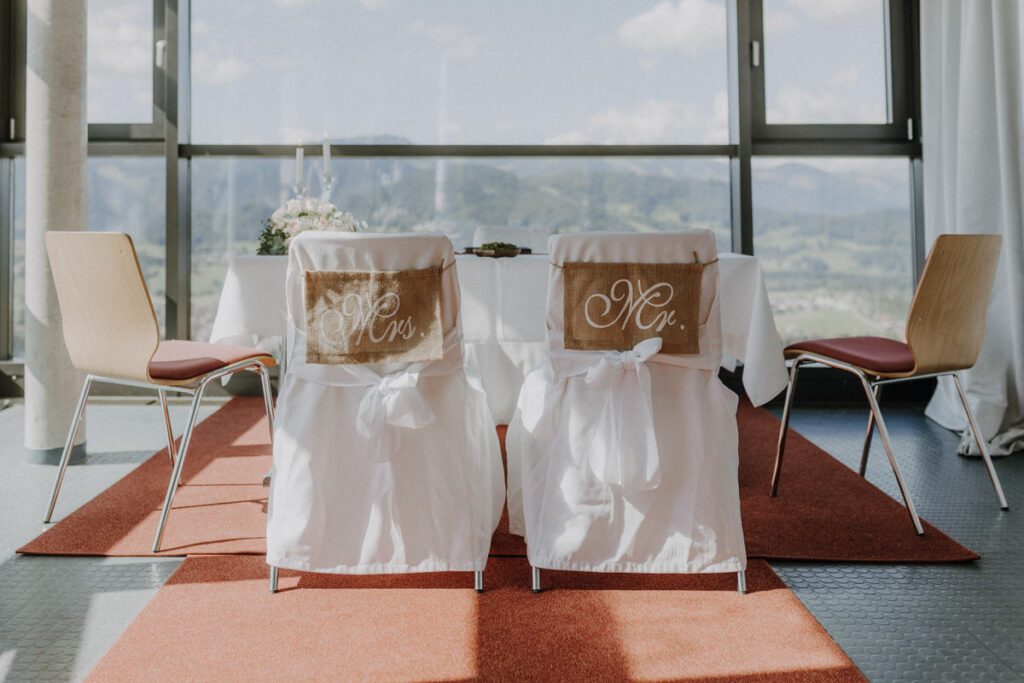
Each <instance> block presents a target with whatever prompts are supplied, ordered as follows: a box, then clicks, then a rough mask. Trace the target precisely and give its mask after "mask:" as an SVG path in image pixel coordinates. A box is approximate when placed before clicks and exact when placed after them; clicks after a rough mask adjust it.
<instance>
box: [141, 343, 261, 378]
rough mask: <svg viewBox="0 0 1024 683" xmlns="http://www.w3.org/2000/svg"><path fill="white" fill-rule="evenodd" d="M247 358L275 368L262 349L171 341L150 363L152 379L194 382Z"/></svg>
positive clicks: (161, 344) (159, 348) (165, 344)
mask: <svg viewBox="0 0 1024 683" xmlns="http://www.w3.org/2000/svg"><path fill="white" fill-rule="evenodd" d="M247 358H259V359H260V362H262V363H263V364H264V365H266V366H267V367H273V366H274V359H273V358H272V357H271V356H269V355H267V354H266V353H264V352H263V351H260V350H259V349H253V348H249V347H247V346H229V345H228V344H204V343H202V342H194V341H183V340H180V339H171V340H168V341H162V342H160V345H159V346H157V348H156V353H155V354H153V359H152V360H150V361H149V376H150V377H152V378H153V379H165V380H174V381H181V380H186V379H193V378H195V377H201V376H202V375H205V374H206V373H208V372H213V371H214V370H220V369H221V368H223V367H226V366H228V365H231V364H232V363H237V362H238V361H241V360H245V359H247Z"/></svg>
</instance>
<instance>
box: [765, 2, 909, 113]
mask: <svg viewBox="0 0 1024 683" xmlns="http://www.w3.org/2000/svg"><path fill="white" fill-rule="evenodd" d="M885 5H886V3H885V2H884V0H855V1H854V2H820V1H818V0H765V2H764V41H765V48H764V51H765V55H764V56H765V96H766V102H765V115H766V119H767V122H768V123H770V124H771V123H888V122H889V111H888V102H889V91H888V81H889V77H888V73H887V71H886V54H887V52H886V51H887V49H888V48H887V45H886V19H887V17H886V13H885Z"/></svg>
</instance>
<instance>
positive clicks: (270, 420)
mask: <svg viewBox="0 0 1024 683" xmlns="http://www.w3.org/2000/svg"><path fill="white" fill-rule="evenodd" d="M256 371H257V372H258V373H259V375H260V384H261V385H262V386H263V407H264V409H265V410H266V411H267V426H268V427H269V428H270V448H271V451H273V448H274V392H273V389H272V388H271V386H270V370H269V369H268V368H267V366H266V365H264V364H263V363H260V364H259V366H258V367H257V368H256ZM273 471H274V469H273V466H271V468H270V470H268V471H267V473H266V474H264V475H263V485H264V486H270V477H271V474H272V472H273Z"/></svg>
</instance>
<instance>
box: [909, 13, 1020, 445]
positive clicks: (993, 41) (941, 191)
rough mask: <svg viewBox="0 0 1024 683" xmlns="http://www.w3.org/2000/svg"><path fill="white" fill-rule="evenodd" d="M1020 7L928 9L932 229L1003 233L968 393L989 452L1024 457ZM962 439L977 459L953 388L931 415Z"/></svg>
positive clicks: (926, 100)
mask: <svg viewBox="0 0 1024 683" xmlns="http://www.w3.org/2000/svg"><path fill="white" fill-rule="evenodd" d="M1021 15H1022V13H1021V7H1020V2H1019V0H927V2H922V3H921V71H922V89H921V90H922V92H921V98H922V105H923V106H922V114H923V117H922V118H923V120H922V139H923V142H924V202H925V229H926V233H927V238H928V241H929V243H931V241H932V240H934V239H935V236H936V235H938V234H940V233H945V232H955V233H999V234H1001V235H1002V236H1003V249H1002V257H1001V260H1000V264H999V270H998V273H997V275H996V282H995V286H994V288H993V293H992V300H991V304H990V307H989V313H988V323H987V325H986V329H985V343H984V345H983V347H982V350H981V356H980V357H979V359H978V362H977V364H976V365H975V367H974V368H973V369H972V370H969V371H968V372H966V373H965V374H964V379H965V382H966V389H967V393H968V396H969V400H970V403H971V407H972V408H973V409H974V411H975V415H976V416H977V418H978V422H979V425H980V428H981V431H982V432H983V433H984V436H985V438H986V439H987V440H988V442H989V444H990V445H991V450H992V454H993V455H996V454H1003V455H1005V454H1008V453H1011V452H1014V451H1020V450H1024V227H1022V226H1024V206H1022V203H1021V194H1022V189H1024V155H1022V151H1024V146H1022V136H1024V116H1022V111H1024V102H1022V76H1024V53H1022V49H1021V32H1022V29H1024V22H1022V20H1021V19H1022V16H1021ZM926 414H927V415H928V417H930V418H932V419H933V420H935V421H936V422H938V423H940V424H942V425H943V426H945V427H947V428H949V429H954V430H960V431H962V432H964V434H963V438H962V439H961V441H960V452H961V453H964V454H967V453H970V454H972V455H977V447H976V446H975V445H974V443H973V442H972V441H971V440H970V438H969V434H968V433H967V432H966V431H965V430H966V428H967V425H966V419H965V418H964V415H963V412H962V410H961V409H960V406H959V402H958V401H957V398H956V392H955V389H954V388H953V386H952V383H951V382H950V381H948V378H947V379H944V380H943V382H942V383H940V385H939V388H938V390H937V391H936V392H935V395H934V397H933V398H932V401H931V403H930V404H929V405H928V409H927V411H926Z"/></svg>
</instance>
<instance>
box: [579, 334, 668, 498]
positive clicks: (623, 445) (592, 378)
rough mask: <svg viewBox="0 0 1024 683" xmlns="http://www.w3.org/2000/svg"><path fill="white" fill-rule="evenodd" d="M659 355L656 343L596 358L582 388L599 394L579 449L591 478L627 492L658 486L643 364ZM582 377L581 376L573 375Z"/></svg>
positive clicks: (648, 380) (647, 376) (648, 384)
mask: <svg viewBox="0 0 1024 683" xmlns="http://www.w3.org/2000/svg"><path fill="white" fill-rule="evenodd" d="M660 350H661V338H659V337H655V338H653V339H646V340H644V341H642V342H640V343H639V344H637V345H636V346H634V347H633V348H632V349H630V350H628V351H601V352H592V351H591V352H585V353H586V354H587V355H588V356H592V355H593V354H595V353H597V354H598V355H599V356H600V359H599V360H598V362H597V363H596V364H592V365H590V366H589V367H587V368H586V374H585V376H584V382H586V384H588V385H589V386H592V387H595V388H598V387H600V388H602V389H603V400H602V401H601V407H600V409H599V411H598V414H597V415H595V416H594V418H595V419H592V420H588V424H589V425H591V427H590V429H589V430H588V431H587V433H588V434H589V436H590V443H589V445H588V446H587V447H586V448H585V449H584V451H583V452H584V453H586V454H587V458H588V459H589V462H590V467H591V469H592V470H593V472H594V474H595V476H597V477H598V478H599V479H601V480H602V481H604V482H606V483H608V484H618V485H620V486H622V487H623V488H625V489H628V490H632V491H649V490H651V489H654V488H657V487H658V484H660V483H661V467H660V464H659V460H658V444H657V440H656V438H655V434H654V406H653V403H652V401H651V372H650V370H648V368H647V361H648V360H649V359H650V358H651V357H652V356H654V355H655V354H657V353H658V352H659V351H660ZM573 374H582V373H573Z"/></svg>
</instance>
